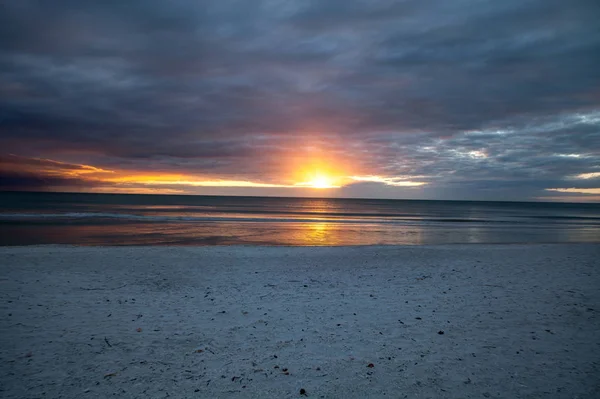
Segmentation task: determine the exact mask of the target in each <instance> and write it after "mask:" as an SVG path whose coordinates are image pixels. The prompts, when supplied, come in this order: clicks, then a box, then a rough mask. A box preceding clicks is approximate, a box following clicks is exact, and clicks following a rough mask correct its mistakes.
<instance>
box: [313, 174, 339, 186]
mask: <svg viewBox="0 0 600 399" xmlns="http://www.w3.org/2000/svg"><path fill="white" fill-rule="evenodd" d="M307 185H308V186H310V187H313V188H331V187H335V186H334V185H333V184H332V182H331V179H329V178H328V177H327V176H316V177H315V178H314V179H313V180H311V181H309V182H308V184H307Z"/></svg>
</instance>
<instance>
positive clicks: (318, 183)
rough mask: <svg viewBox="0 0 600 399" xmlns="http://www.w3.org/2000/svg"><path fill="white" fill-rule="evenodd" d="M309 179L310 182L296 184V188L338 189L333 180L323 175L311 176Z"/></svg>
mask: <svg viewBox="0 0 600 399" xmlns="http://www.w3.org/2000/svg"><path fill="white" fill-rule="evenodd" d="M309 179H310V180H308V181H305V182H302V183H296V186H302V187H310V188H319V189H323V188H338V187H340V186H339V185H337V184H335V182H334V180H333V179H332V178H331V177H329V176H326V175H323V174H318V173H317V174H315V175H313V176H312V177H310V178H309Z"/></svg>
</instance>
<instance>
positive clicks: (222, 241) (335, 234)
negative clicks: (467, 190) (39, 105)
mask: <svg viewBox="0 0 600 399" xmlns="http://www.w3.org/2000/svg"><path fill="white" fill-rule="evenodd" d="M584 242H588V243H589V242H596V243H598V242H600V204H569V203H541V202H475V201H416V200H378V199H331V198H273V197H222V196H188V195H137V194H136V195H132V194H82V193H76V194H73V193H25V192H21V193H17V192H4V193H0V245H3V246H6V245H38V244H74V245H293V246H298V245H300V246H334V245H398V244H401V245H432V244H483V243H485V244H501V243H502V244H517V243H584Z"/></svg>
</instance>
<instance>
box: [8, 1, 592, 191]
mask: <svg viewBox="0 0 600 399" xmlns="http://www.w3.org/2000/svg"><path fill="white" fill-rule="evenodd" d="M599 19H600V6H599V5H598V2H596V1H593V0H574V1H569V2H565V1H560V0H508V1H502V2H498V1H491V0H490V1H467V0H458V1H452V2H447V1H443V0H429V1H417V0H406V1H391V0H389V1H388V0H329V1H306V2H297V1H292V0H289V1H285V0H263V1H247V0H237V1H228V2H222V1H216V0H215V1H202V2H197V1H191V0H175V1H170V2H164V1H160V0H136V1H126V2H122V1H102V2H98V1H87V0H79V1H75V0H57V1H52V2H44V1H33V0H21V1H5V2H2V4H1V5H0V146H1V147H2V148H3V151H6V152H7V153H15V154H20V155H23V156H28V157H37V158H52V159H58V160H66V161H69V162H73V163H86V164H92V165H95V166H98V167H107V168H115V169H118V168H124V169H135V170H137V171H140V170H148V171H169V172H183V171H188V172H189V173H196V174H200V175H206V174H208V175H221V176H226V177H232V176H235V177H236V178H246V179H254V180H256V179H259V178H260V177H261V176H263V180H266V181H274V179H275V178H276V175H277V173H278V170H279V169H281V165H280V164H281V162H282V159H284V158H286V157H287V156H289V155H290V154H295V153H299V152H300V153H301V152H302V150H301V149H300V147H302V146H304V145H308V144H310V143H314V142H319V143H320V144H319V145H320V146H321V147H322V148H326V149H327V153H329V154H335V155H336V157H340V158H343V159H346V160H348V159H352V158H355V159H356V162H355V163H356V164H357V165H358V164H360V165H361V173H364V174H371V175H381V176H401V175H402V176H423V177H420V178H418V179H417V180H420V181H426V182H427V183H429V184H428V186H427V187H426V188H420V189H419V190H420V191H418V192H419V193H420V194H419V195H423V196H426V195H429V196H433V197H435V196H438V197H439V198H450V197H456V196H460V195H462V194H460V195H459V194H456V193H462V192H468V193H471V195H473V196H477V195H478V194H477V193H481V197H482V198H483V197H486V198H487V196H488V194H489V193H490V192H493V194H489V195H490V196H493V195H497V196H500V197H511V198H513V197H514V198H522V199H525V198H534V197H537V196H540V195H543V193H544V189H546V188H561V187H574V186H575V187H583V186H584V185H585V186H586V187H588V186H589V187H591V188H593V187H594V186H593V184H594V183H596V182H597V180H596V179H588V180H585V181H584V180H582V179H578V180H577V179H576V180H573V176H577V175H579V174H582V173H590V172H597V171H600V161H599V159H600V158H599V156H600V154H599V152H600V74H598V73H597V68H598V65H600V30H599V29H598V24H597V21H598V20H599ZM317 136H320V141H319V139H318V138H317ZM7 179H8V177H7ZM7 181H8V180H7ZM23 181H24V180H23ZM51 183H58V182H51ZM373 184H374V183H368V184H367V183H361V184H360V185H354V186H353V187H352V189H351V190H350V191H349V192H350V193H351V194H352V195H356V196H368V195H370V194H373V193H374V192H378V191H377V190H374V189H373ZM598 186H600V183H599V184H597V185H596V186H595V187H598ZM382 190H383V191H382V193H383V194H382V195H386V196H388V195H390V196H398V195H399V196H402V195H409V196H410V195H413V194H414V193H415V192H417V191H415V189H408V188H398V187H384V188H382ZM390 190H391V191H390ZM411 190H412V191H411ZM388 191H390V193H391V194H386V193H388ZM361 193H362V195H361ZM394 193H395V194H394ZM427 193H429V194H427Z"/></svg>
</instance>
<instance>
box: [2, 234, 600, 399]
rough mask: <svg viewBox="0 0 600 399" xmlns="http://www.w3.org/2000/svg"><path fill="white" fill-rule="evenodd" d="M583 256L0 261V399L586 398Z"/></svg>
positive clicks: (599, 368) (592, 377)
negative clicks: (1, 398)
mask: <svg viewBox="0 0 600 399" xmlns="http://www.w3.org/2000/svg"><path fill="white" fill-rule="evenodd" d="M599 259H600V246H598V245H597V244H538V245H438V246H355V247H320V248H316V247H274V246H273V247H264V246H231V247H226V246H221V247H185V246H153V247H76V246H61V245H56V246H54V245H52V246H29V247H2V248H0V292H1V298H0V299H1V302H0V304H1V305H0V317H2V323H1V325H0V333H1V334H0V341H1V342H0V343H1V345H0V360H1V361H0V396H1V397H3V398H106V397H113V396H114V397H123V398H166V397H170V398H192V397H198V398H226V397H244V398H287V397H289V398H293V397H305V396H306V397H311V398H338V397H339V398H379V397H392V398H404V397H405V398H541V397H548V398H597V397H600V289H599V288H600V267H599V266H600V261H599Z"/></svg>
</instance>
